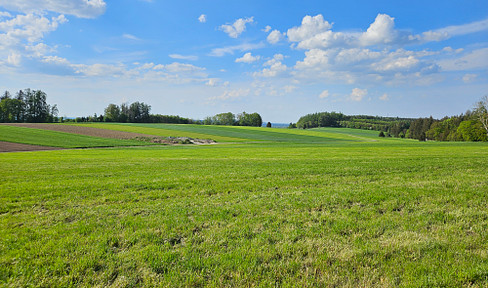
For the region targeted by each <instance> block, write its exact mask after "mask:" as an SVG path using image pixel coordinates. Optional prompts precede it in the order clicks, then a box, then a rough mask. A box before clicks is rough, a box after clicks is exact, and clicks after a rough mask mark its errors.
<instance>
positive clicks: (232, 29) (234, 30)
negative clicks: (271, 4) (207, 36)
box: [219, 17, 254, 38]
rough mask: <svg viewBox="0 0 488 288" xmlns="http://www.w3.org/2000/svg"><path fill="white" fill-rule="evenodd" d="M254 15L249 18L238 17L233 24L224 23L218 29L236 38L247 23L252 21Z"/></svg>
mask: <svg viewBox="0 0 488 288" xmlns="http://www.w3.org/2000/svg"><path fill="white" fill-rule="evenodd" d="M253 22H254V17H251V18H245V19H244V18H240V19H237V20H236V21H235V22H234V23H233V24H225V25H221V26H220V27H219V29H220V30H222V31H224V32H225V33H227V35H229V37H231V38H237V37H239V35H241V33H242V32H244V31H245V30H246V24H247V23H253Z"/></svg>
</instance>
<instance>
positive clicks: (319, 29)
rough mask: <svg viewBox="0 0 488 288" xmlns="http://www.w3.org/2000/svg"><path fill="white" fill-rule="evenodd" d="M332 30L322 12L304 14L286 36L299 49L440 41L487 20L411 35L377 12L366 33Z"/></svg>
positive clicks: (484, 25)
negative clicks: (312, 15)
mask: <svg viewBox="0 0 488 288" xmlns="http://www.w3.org/2000/svg"><path fill="white" fill-rule="evenodd" d="M331 29H332V24H330V23H329V22H327V21H325V20H324V19H323V16H322V15H321V14H319V15H317V16H314V17H311V16H305V17H304V18H303V20H302V25H301V26H299V27H294V28H291V29H289V30H288V32H287V36H288V40H290V41H291V42H296V43H297V44H296V47H297V48H299V49H317V48H320V49H329V48H335V47H341V48H354V47H370V46H379V47H382V46H384V47H389V46H404V45H407V44H421V43H426V42H431V41H442V40H445V39H448V38H450V37H452V36H458V35H465V34H469V33H475V32H480V31H485V30H488V19H487V20H483V21H478V22H473V23H470V24H465V25H459V26H449V27H446V28H442V29H438V30H434V31H426V32H423V33H421V34H412V33H410V32H408V31H402V30H398V29H395V18H393V17H391V16H389V15H386V14H378V15H377V16H376V18H375V20H374V22H373V23H371V25H370V26H369V27H368V29H367V30H366V31H365V32H334V31H332V30H331Z"/></svg>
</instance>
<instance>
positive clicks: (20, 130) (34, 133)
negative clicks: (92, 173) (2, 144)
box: [0, 125, 150, 148]
mask: <svg viewBox="0 0 488 288" xmlns="http://www.w3.org/2000/svg"><path fill="white" fill-rule="evenodd" d="M0 141H6V142H13V143H22V144H32V145H41V146H52V147H62V148H89V147H114V146H140V145H150V143H146V142H141V141H133V140H120V139H110V138H100V137H91V136H85V135H78V134H71V133H64V132H57V131H50V130H43V129H34V128H25V127H14V126H6V125H0Z"/></svg>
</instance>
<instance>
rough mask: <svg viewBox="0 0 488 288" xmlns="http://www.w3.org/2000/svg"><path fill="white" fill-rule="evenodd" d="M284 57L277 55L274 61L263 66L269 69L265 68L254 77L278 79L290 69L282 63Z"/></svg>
mask: <svg viewBox="0 0 488 288" xmlns="http://www.w3.org/2000/svg"><path fill="white" fill-rule="evenodd" d="M283 58H284V56H283V55H282V54H275V55H274V57H273V59H271V60H268V61H266V62H265V63H264V64H263V66H265V67H269V68H264V69H263V70H261V71H259V72H254V73H253V76H254V77H276V76H278V75H280V74H282V73H284V72H285V71H286V70H287V69H288V67H287V66H286V65H285V64H283V63H281V61H282V60H283Z"/></svg>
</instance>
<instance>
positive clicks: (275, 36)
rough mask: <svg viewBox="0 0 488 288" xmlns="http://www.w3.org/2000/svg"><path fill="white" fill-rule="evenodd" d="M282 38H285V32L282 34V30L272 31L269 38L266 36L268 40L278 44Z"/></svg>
mask: <svg viewBox="0 0 488 288" xmlns="http://www.w3.org/2000/svg"><path fill="white" fill-rule="evenodd" d="M282 38H283V34H281V32H280V31H278V30H273V31H272V32H271V33H269V35H268V38H266V40H268V42H269V43H271V44H276V43H278V42H280V40H281V39H282Z"/></svg>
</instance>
